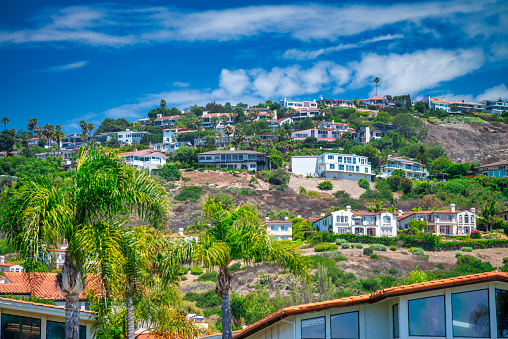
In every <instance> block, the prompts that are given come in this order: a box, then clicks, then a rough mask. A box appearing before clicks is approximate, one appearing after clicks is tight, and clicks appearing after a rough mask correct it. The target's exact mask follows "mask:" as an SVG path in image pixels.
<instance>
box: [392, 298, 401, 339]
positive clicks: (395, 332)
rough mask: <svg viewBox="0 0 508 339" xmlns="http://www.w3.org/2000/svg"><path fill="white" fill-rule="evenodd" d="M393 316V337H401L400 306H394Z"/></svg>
mask: <svg viewBox="0 0 508 339" xmlns="http://www.w3.org/2000/svg"><path fill="white" fill-rule="evenodd" d="M392 316H393V337H394V338H398V337H399V304H396V305H393V306H392Z"/></svg>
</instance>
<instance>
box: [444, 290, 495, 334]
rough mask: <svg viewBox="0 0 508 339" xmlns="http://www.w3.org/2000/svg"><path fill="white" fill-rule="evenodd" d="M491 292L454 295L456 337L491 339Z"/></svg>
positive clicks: (453, 315) (453, 310) (481, 291)
mask: <svg viewBox="0 0 508 339" xmlns="http://www.w3.org/2000/svg"><path fill="white" fill-rule="evenodd" d="M489 314H490V311H489V291H488V290H479V291H470V292H463V293H454V294H452V324H453V336H454V337H468V338H490V315H489Z"/></svg>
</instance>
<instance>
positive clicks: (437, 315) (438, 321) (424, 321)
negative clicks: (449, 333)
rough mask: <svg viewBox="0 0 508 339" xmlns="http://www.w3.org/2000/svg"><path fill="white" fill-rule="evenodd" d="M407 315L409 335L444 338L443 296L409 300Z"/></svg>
mask: <svg viewBox="0 0 508 339" xmlns="http://www.w3.org/2000/svg"><path fill="white" fill-rule="evenodd" d="M408 314H409V335H420V336H432V337H444V336H446V327H445V301H444V296H442V295H440V296H437V297H430V298H422V299H414V300H409V301H408Z"/></svg>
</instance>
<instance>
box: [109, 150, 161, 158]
mask: <svg viewBox="0 0 508 339" xmlns="http://www.w3.org/2000/svg"><path fill="white" fill-rule="evenodd" d="M129 155H137V156H147V155H158V156H160V157H161V158H164V159H167V158H168V157H167V156H165V155H164V154H162V153H159V152H154V151H152V150H149V149H143V150H141V151H133V152H126V153H120V154H119V156H121V157H127V156H129Z"/></svg>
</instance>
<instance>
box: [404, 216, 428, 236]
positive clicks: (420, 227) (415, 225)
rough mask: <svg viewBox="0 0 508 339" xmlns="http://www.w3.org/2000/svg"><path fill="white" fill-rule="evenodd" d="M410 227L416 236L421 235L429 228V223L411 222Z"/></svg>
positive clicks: (423, 221) (422, 221) (421, 221)
mask: <svg viewBox="0 0 508 339" xmlns="http://www.w3.org/2000/svg"><path fill="white" fill-rule="evenodd" d="M408 224H409V227H410V228H411V231H413V232H414V234H421V233H422V232H424V231H425V230H426V228H427V222H426V221H425V220H416V219H413V220H410V221H409V223H408Z"/></svg>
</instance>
